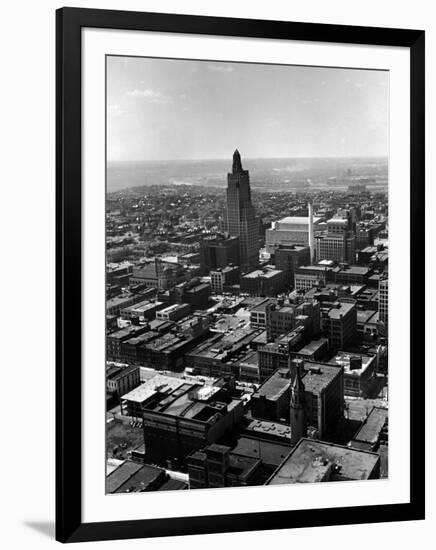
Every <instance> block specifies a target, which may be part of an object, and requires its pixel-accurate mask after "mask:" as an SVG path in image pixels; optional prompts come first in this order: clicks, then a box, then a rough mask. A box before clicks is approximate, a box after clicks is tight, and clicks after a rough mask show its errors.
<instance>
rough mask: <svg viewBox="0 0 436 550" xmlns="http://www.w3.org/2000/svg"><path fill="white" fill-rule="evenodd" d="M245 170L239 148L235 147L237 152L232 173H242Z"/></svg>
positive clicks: (234, 154) (234, 156) (234, 155)
mask: <svg viewBox="0 0 436 550" xmlns="http://www.w3.org/2000/svg"><path fill="white" fill-rule="evenodd" d="M241 172H243V170H242V162H241V155H240V153H239V151H238V150H237V149H235V152H234V153H233V166H232V173H233V174H240V173H241Z"/></svg>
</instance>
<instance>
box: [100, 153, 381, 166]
mask: <svg viewBox="0 0 436 550" xmlns="http://www.w3.org/2000/svg"><path fill="white" fill-rule="evenodd" d="M232 154H233V153H232ZM241 158H242V159H243V160H244V159H245V160H288V159H332V160H333V159H341V160H342V159H344V160H347V159H350V160H351V159H389V155H356V156H350V155H347V156H334V155H326V156H319V157H317V156H298V157H282V156H280V157H245V156H243V155H241ZM231 159H232V155H230V156H229V157H205V158H180V159H178V158H172V159H169V158H167V159H124V160H113V159H107V163H108V164H109V163H114V162H199V161H212V160H230V161H231Z"/></svg>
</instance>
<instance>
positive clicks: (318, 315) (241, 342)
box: [106, 150, 389, 493]
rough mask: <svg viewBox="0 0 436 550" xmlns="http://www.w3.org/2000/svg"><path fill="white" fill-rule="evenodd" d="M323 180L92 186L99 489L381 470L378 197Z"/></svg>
mask: <svg viewBox="0 0 436 550" xmlns="http://www.w3.org/2000/svg"><path fill="white" fill-rule="evenodd" d="M244 164H245V162H244ZM247 164H248V161H247ZM250 170H251V168H250ZM366 170H367V168H366V167H365V168H362V172H363V174H366ZM250 173H251V172H250ZM274 177H276V175H274ZM332 177H333V176H330V179H329V178H327V181H328V182H329V185H332V186H334V185H339V188H335V187H332V189H329V190H327V189H326V188H325V184H324V183H323V184H322V185H321V186H320V188H319V189H317V188H316V186H315V188H314V189H310V190H308V189H307V188H306V187H307V186H306V185H303V184H301V186H300V187H298V186H297V187H298V192H295V191H292V192H289V191H286V190H281V191H271V190H269V189H268V188H265V189H263V190H261V191H259V190H258V189H259V187H258V186H259V182H258V180H257V179H255V184H256V188H255V190H252V188H251V183H250V176H249V172H248V170H244V169H243V167H242V160H241V155H240V153H239V152H238V150H236V151H235V152H234V154H233V159H232V167H231V171H230V172H229V173H227V175H226V173H225V171H223V174H222V183H221V185H222V186H221V187H215V186H210V187H203V186H200V185H197V184H195V185H167V186H165V185H164V186H149V187H141V188H135V189H129V190H128V191H126V192H125V193H124V192H123V191H120V192H118V193H115V194H108V197H107V245H108V256H107V261H108V263H107V285H106V291H107V303H106V358H107V366H106V394H107V400H106V405H107V443H108V445H107V484H106V490H107V492H108V493H137V492H145V491H165V490H183V489H186V488H190V489H200V488H220V487H237V486H249V485H276V484H282V483H313V482H328V481H352V480H366V479H376V478H378V477H386V476H387V475H388V448H389V446H388V445H389V437H388V425H389V424H388V402H387V384H388V368H387V365H388V339H387V338H388V330H387V329H388V305H389V304H388V255H389V243H388V213H387V197H386V194H385V193H384V192H382V191H381V190H380V189H378V188H375V186H376V185H378V184H379V182H380V178H377V177H372V176H371V177H369V176H367V177H366V176H363V175H362V176H356V177H354V176H353V175H352V174H349V173H348V172H346V173H345V175H344V176H343V180H341V179H339V180H338V179H335V180H334V181H333V180H332V179H331V178H332ZM338 182H339V183H338ZM224 185H225V186H226V187H224Z"/></svg>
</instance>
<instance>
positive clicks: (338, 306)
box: [328, 302, 356, 319]
mask: <svg viewBox="0 0 436 550" xmlns="http://www.w3.org/2000/svg"><path fill="white" fill-rule="evenodd" d="M355 307H356V306H355V304H349V303H347V302H335V304H334V305H333V306H332V307H331V309H329V311H328V316H329V317H330V318H331V319H341V317H342V316H344V315H346V314H347V313H349V312H350V311H351V310H352V309H353V308H355Z"/></svg>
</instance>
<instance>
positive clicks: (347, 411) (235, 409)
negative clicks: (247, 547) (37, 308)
mask: <svg viewBox="0 0 436 550" xmlns="http://www.w3.org/2000/svg"><path fill="white" fill-rule="evenodd" d="M56 63H57V167H56V174H57V385H56V387H57V419H56V421H57V423H56V434H57V470H56V480H57V494H56V499H57V502H56V513H57V519H56V538H57V539H58V540H59V541H61V542H77V541H91V540H108V539H127V538H139V537H161V536H173V535H189V534H200V533H219V532H229V531H248V530H257V529H262V530H265V529H280V528H292V527H307V526H321V525H333V524H335V525H341V524H352V523H370V522H390V521H403V520H412V519H414V520H416V519H423V518H424V421H425V419H424V393H423V391H422V388H423V387H424V385H425V382H424V319H425V315H424V304H425V296H424V270H423V267H422V266H423V262H424V99H425V98H424V32H423V31H419V30H408V29H407V30H406V29H392V28H375V27H351V26H339V25H324V24H312V23H294V22H284V21H260V20H245V19H228V18H215V17H200V16H187V15H170V14H158V13H135V12H126V11H124V12H123V11H106V10H87V9H76V8H63V9H60V10H58V11H57V44H56Z"/></svg>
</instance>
